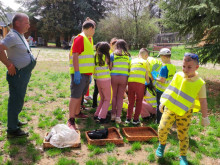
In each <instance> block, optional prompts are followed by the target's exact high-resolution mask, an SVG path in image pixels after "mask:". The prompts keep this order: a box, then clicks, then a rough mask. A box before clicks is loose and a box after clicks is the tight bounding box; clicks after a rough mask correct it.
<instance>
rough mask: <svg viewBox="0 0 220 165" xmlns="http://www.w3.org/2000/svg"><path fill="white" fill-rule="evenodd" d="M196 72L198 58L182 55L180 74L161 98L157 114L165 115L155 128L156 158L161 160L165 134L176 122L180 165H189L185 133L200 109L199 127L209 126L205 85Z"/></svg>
mask: <svg viewBox="0 0 220 165" xmlns="http://www.w3.org/2000/svg"><path fill="white" fill-rule="evenodd" d="M198 68H199V58H198V55H196V54H193V53H185V54H184V59H183V67H182V71H183V72H178V73H176V74H175V75H174V77H173V80H172V81H171V83H170V85H169V86H168V87H167V89H166V90H165V91H164V93H163V94H162V96H161V99H160V102H161V106H160V111H161V112H163V108H164V106H165V108H164V112H163V115H162V119H161V121H160V125H159V128H158V137H159V142H160V144H159V146H158V148H157V150H156V155H157V156H158V157H163V153H164V149H165V146H166V140H167V134H168V133H169V130H170V128H171V127H172V125H173V123H174V121H175V120H176V125H177V133H178V139H179V146H180V165H188V162H187V159H186V155H187V150H188V147H189V136H188V130H189V125H190V121H191V118H192V113H193V112H198V111H199V110H200V107H201V111H202V125H203V126H208V125H209V124H210V122H209V119H208V115H207V100H206V87H205V82H204V81H203V80H202V78H200V77H199V75H198V73H197V72H196V70H197V69H198Z"/></svg>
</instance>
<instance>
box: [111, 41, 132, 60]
mask: <svg viewBox="0 0 220 165" xmlns="http://www.w3.org/2000/svg"><path fill="white" fill-rule="evenodd" d="M114 54H116V55H118V56H123V55H126V56H129V57H131V55H130V53H129V52H128V45H127V43H126V42H125V40H123V39H119V40H118V41H117V42H116V48H115V51H114Z"/></svg>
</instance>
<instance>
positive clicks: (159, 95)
mask: <svg viewBox="0 0 220 165" xmlns="http://www.w3.org/2000/svg"><path fill="white" fill-rule="evenodd" d="M156 92H157V96H156V97H157V124H159V123H160V119H161V117H162V113H161V112H160V110H159V106H160V98H161V95H162V94H163V92H160V91H156Z"/></svg>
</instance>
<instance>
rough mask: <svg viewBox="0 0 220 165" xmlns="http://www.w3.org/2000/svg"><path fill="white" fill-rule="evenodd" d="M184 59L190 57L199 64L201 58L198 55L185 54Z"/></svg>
mask: <svg viewBox="0 0 220 165" xmlns="http://www.w3.org/2000/svg"><path fill="white" fill-rule="evenodd" d="M184 57H190V58H192V59H196V60H197V62H198V63H199V56H198V55H197V54H194V53H185V54H184Z"/></svg>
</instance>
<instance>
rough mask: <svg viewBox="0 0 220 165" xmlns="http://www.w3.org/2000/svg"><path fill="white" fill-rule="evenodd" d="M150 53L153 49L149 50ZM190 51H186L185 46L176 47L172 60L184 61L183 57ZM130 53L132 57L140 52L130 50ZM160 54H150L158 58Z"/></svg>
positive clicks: (173, 48) (173, 49)
mask: <svg viewBox="0 0 220 165" xmlns="http://www.w3.org/2000/svg"><path fill="white" fill-rule="evenodd" d="M148 49H149V50H150V51H151V50H152V48H148ZM189 51H190V50H188V49H186V48H185V47H184V46H174V47H172V49H171V53H172V57H171V59H172V60H182V59H183V55H184V53H186V52H189ZM129 53H130V54H131V56H137V55H138V53H139V50H129ZM158 54H159V51H158V53H154V54H152V53H150V56H152V57H157V55H158Z"/></svg>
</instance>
